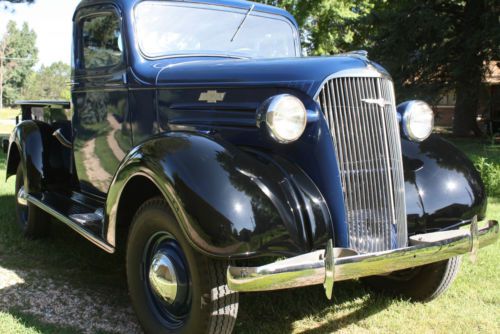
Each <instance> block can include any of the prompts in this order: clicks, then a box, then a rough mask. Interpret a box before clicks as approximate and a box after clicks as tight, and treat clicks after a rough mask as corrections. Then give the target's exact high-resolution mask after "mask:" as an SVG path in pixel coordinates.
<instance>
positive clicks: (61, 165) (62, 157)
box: [6, 121, 71, 194]
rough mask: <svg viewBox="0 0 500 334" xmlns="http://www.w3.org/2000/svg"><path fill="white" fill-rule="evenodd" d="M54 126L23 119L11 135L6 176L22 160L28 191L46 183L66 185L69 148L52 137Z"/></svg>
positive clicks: (38, 189)
mask: <svg viewBox="0 0 500 334" xmlns="http://www.w3.org/2000/svg"><path fill="white" fill-rule="evenodd" d="M53 130H54V129H53V128H52V127H51V126H50V125H49V124H47V123H43V122H37V121H23V122H22V123H20V124H18V125H17V126H16V128H15V129H14V130H13V132H12V134H11V136H10V140H9V150H8V154H7V173H6V177H7V178H9V177H10V176H12V175H15V174H16V171H17V166H18V165H19V164H21V166H22V168H23V172H24V173H23V174H24V178H25V182H24V184H25V187H26V190H27V191H28V192H29V193H32V194H34V193H40V192H41V191H42V190H44V189H45V188H46V187H47V186H48V185H49V184H50V185H56V184H61V185H64V186H65V187H66V188H67V185H68V184H69V181H70V180H71V174H70V172H69V168H70V167H69V166H70V163H69V160H70V155H71V152H70V150H69V149H66V148H63V147H62V146H61V145H60V144H59V143H58V142H57V141H56V140H55V139H54V138H53V137H52V132H53Z"/></svg>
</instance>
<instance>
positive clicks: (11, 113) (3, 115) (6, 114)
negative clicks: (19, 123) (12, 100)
mask: <svg viewBox="0 0 500 334" xmlns="http://www.w3.org/2000/svg"><path fill="white" fill-rule="evenodd" d="M20 113H21V110H20V109H18V108H3V109H2V110H0V119H14V118H16V116H17V115H19V114H20Z"/></svg>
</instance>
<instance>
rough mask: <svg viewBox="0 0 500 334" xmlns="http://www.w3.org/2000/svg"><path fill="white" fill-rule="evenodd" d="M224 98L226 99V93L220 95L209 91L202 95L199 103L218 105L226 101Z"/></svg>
mask: <svg viewBox="0 0 500 334" xmlns="http://www.w3.org/2000/svg"><path fill="white" fill-rule="evenodd" d="M224 97H226V93H219V92H218V91H216V90H209V91H206V92H204V93H201V94H200V98H199V101H200V102H207V103H217V102H222V101H224Z"/></svg>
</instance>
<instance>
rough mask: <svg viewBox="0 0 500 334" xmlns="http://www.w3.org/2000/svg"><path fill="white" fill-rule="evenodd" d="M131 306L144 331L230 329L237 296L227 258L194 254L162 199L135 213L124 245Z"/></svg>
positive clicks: (157, 199) (205, 331)
mask: <svg viewBox="0 0 500 334" xmlns="http://www.w3.org/2000/svg"><path fill="white" fill-rule="evenodd" d="M126 263H127V280H128V285H129V292H130V297H131V299H132V304H133V306H134V309H135V311H136V313H137V316H138V318H139V322H140V323H141V325H142V327H143V328H144V330H145V332H146V333H214V334H215V333H231V331H232V329H233V327H234V323H235V320H236V315H237V312H238V294H237V293H235V292H232V291H230V290H229V288H228V287H227V285H226V269H227V265H228V263H227V262H224V261H215V260H212V259H209V258H207V257H205V256H203V255H201V254H199V253H197V252H195V251H194V250H193V249H192V247H191V245H190V244H189V243H188V241H187V240H186V238H185V237H184V234H183V232H182V230H181V229H180V227H179V224H178V223H177V221H176V220H175V218H174V217H173V215H172V213H171V211H170V208H169V206H168V205H167V203H166V202H165V200H163V199H162V198H155V199H152V200H149V201H147V202H146V203H144V204H143V205H142V206H141V208H140V209H139V210H138V212H137V213H136V215H135V217H134V219H133V222H132V226H131V229H130V232H129V237H128V243H127V255H126Z"/></svg>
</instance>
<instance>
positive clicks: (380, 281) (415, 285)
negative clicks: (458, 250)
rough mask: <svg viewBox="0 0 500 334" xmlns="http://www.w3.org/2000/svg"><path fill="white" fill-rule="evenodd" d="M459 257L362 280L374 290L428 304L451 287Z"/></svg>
mask: <svg viewBox="0 0 500 334" xmlns="http://www.w3.org/2000/svg"><path fill="white" fill-rule="evenodd" d="M461 262H462V258H461V257H453V258H451V259H448V260H445V261H441V262H436V263H431V264H428V265H425V266H421V267H417V268H412V269H408V270H402V271H397V272H394V273H392V274H390V275H389V276H372V277H366V278H364V279H363V281H364V282H365V283H367V285H369V286H370V287H372V288H374V289H375V290H379V291H384V292H389V293H393V294H398V295H402V296H404V297H407V298H409V299H411V300H414V301H421V302H428V301H431V300H433V299H436V298H437V297H439V296H440V295H441V294H443V293H444V292H445V291H446V290H448V288H449V287H450V286H451V284H452V283H453V281H454V280H455V277H456V276H457V274H458V271H459V269H460V263H461Z"/></svg>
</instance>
